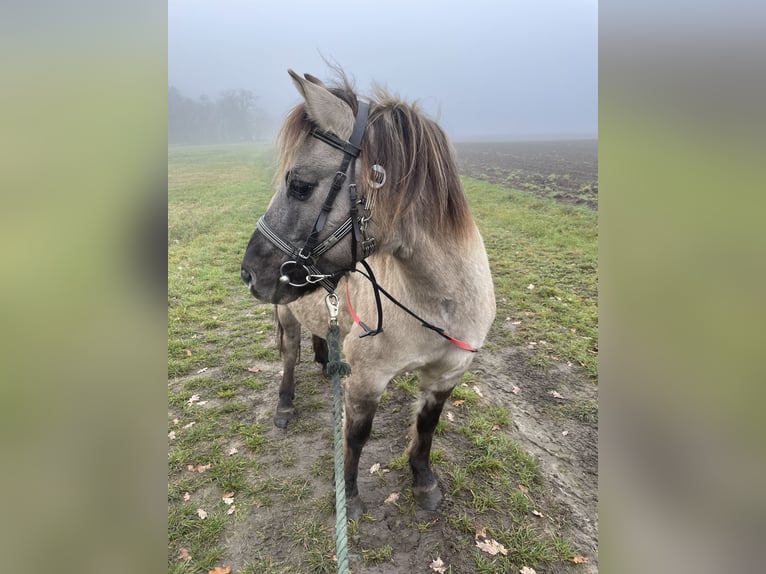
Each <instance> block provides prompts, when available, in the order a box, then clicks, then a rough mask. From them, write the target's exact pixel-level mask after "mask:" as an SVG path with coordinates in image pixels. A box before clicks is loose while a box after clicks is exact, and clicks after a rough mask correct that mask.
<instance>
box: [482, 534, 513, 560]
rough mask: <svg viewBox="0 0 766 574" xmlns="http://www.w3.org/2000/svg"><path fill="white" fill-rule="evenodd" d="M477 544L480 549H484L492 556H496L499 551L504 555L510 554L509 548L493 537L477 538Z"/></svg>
mask: <svg viewBox="0 0 766 574" xmlns="http://www.w3.org/2000/svg"><path fill="white" fill-rule="evenodd" d="M476 546H478V547H479V549H480V550H483V551H484V552H486V553H487V554H490V555H492V556H494V555H495V554H497V553H498V552H499V553H500V554H502V555H503V556H507V555H508V550H506V549H505V546H503V545H502V544H500V543H499V542H498V541H497V540H494V539H492V538H488V539H486V540H477V541H476Z"/></svg>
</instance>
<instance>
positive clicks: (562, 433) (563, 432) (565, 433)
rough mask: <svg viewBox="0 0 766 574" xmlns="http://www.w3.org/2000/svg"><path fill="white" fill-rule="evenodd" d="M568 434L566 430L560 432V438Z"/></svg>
mask: <svg viewBox="0 0 766 574" xmlns="http://www.w3.org/2000/svg"><path fill="white" fill-rule="evenodd" d="M568 434H569V431H568V430H565V431H561V436H567V435H568Z"/></svg>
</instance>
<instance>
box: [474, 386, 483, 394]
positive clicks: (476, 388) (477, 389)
mask: <svg viewBox="0 0 766 574" xmlns="http://www.w3.org/2000/svg"><path fill="white" fill-rule="evenodd" d="M473 392H474V393H476V394H477V395H479V396H480V397H484V395H483V394H481V391H480V390H479V387H477V386H476V385H474V386H473Z"/></svg>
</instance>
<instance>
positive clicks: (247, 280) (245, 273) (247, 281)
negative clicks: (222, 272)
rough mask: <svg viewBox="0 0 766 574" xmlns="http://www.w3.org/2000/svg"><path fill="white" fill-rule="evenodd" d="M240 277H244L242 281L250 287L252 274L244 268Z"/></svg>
mask: <svg viewBox="0 0 766 574" xmlns="http://www.w3.org/2000/svg"><path fill="white" fill-rule="evenodd" d="M240 275H241V276H242V281H244V282H245V285H250V283H252V281H253V276H252V275H250V272H249V271H248V270H247V269H245V268H244V267H243V268H242V271H241V272H240Z"/></svg>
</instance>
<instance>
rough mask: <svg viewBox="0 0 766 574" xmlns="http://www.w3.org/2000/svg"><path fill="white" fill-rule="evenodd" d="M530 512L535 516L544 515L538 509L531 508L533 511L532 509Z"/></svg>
mask: <svg viewBox="0 0 766 574" xmlns="http://www.w3.org/2000/svg"><path fill="white" fill-rule="evenodd" d="M532 514H534V515H535V516H540V517H543V516H545V515H544V514H543V513H542V512H540V511H539V510H533V511H532Z"/></svg>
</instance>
